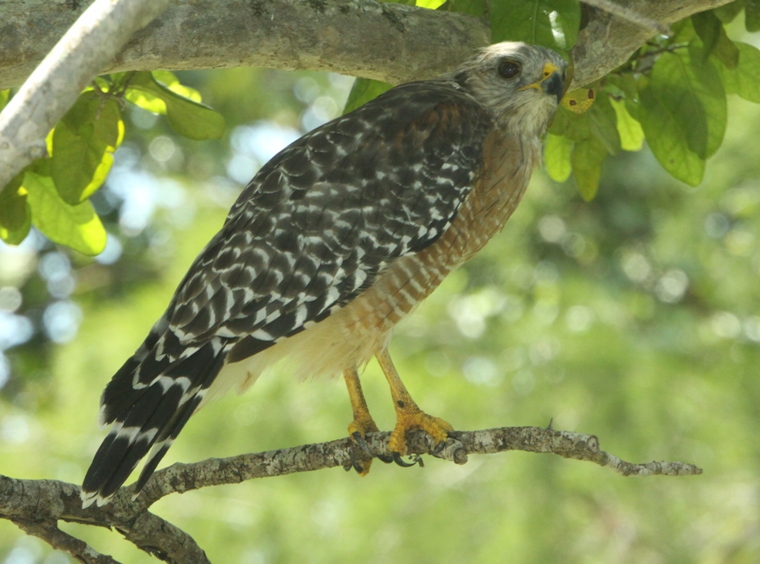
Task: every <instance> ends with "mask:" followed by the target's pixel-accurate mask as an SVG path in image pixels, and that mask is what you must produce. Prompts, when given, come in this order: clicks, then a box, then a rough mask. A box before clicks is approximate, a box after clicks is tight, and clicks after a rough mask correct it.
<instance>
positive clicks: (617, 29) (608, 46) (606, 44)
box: [573, 0, 733, 86]
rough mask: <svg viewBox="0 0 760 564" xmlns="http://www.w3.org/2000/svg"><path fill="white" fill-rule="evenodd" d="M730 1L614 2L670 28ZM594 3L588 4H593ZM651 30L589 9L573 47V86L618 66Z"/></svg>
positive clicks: (593, 79)
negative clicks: (586, 18)
mask: <svg viewBox="0 0 760 564" xmlns="http://www.w3.org/2000/svg"><path fill="white" fill-rule="evenodd" d="M732 1H733V0H616V2H617V3H618V4H621V5H622V6H625V7H626V8H628V9H629V10H630V11H632V12H636V13H638V14H643V15H645V16H646V17H647V18H649V19H651V20H653V21H655V22H659V23H660V24H664V25H670V24H672V23H675V22H677V21H680V20H682V19H684V18H687V17H689V16H690V15H692V14H696V13H697V12H704V11H705V10H710V9H712V8H717V7H718V6H722V5H724V4H728V3H729V2H732ZM594 3H595V2H591V1H590V2H589V4H594ZM655 33H656V32H655V31H654V30H652V29H651V28H646V27H643V26H640V25H636V24H634V23H631V22H630V21H627V20H625V19H621V18H619V17H615V16H613V15H611V14H610V13H608V12H605V11H603V10H601V9H599V8H591V12H590V19H589V23H588V25H587V26H586V27H585V28H584V29H583V30H582V31H581V33H580V35H579V37H578V44H577V45H576V46H575V48H573V59H574V60H575V78H574V83H575V86H583V85H584V84H589V83H591V82H594V81H595V80H598V79H600V78H601V77H603V76H604V75H605V74H607V73H608V72H610V71H611V70H613V69H615V68H617V67H619V66H620V65H622V64H623V63H624V62H626V61H627V60H628V58H629V57H630V56H631V55H632V54H633V53H634V52H635V51H636V49H638V48H639V47H641V46H642V45H643V44H644V43H645V42H646V41H647V40H648V39H651V38H652V37H653V36H654V35H655Z"/></svg>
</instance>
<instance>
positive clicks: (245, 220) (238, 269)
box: [82, 81, 492, 506]
mask: <svg viewBox="0 0 760 564" xmlns="http://www.w3.org/2000/svg"><path fill="white" fill-rule="evenodd" d="M491 127H492V124H491V121H490V117H489V115H488V113H487V111H486V110H485V109H484V108H483V107H482V106H480V105H479V104H478V103H477V102H476V101H475V100H474V99H473V98H472V97H471V96H470V95H468V94H467V93H465V92H464V91H462V90H461V89H460V88H459V86H458V85H456V84H455V83H453V82H449V81H429V82H419V83H410V84H406V85H403V86H400V87H397V88H394V89H392V90H390V91H389V92H387V93H386V94H385V95H383V96H381V97H379V98H377V99H376V100H374V101H373V102H370V103H369V104H367V105H365V106H363V107H362V108H359V109H358V110H356V111H355V112H352V113H351V114H348V115H346V116H343V117H341V118H338V119H336V120H334V121H332V122H329V123H327V124H325V125H323V126H322V127H320V128H318V129H316V130H314V131H312V132H311V133H309V134H307V135H305V136H304V137H302V138H301V139H299V140H298V141H296V142H294V143H293V144H292V145H290V146H289V147H288V148H286V149H285V150H283V151H282V152H281V153H279V154H278V155H277V156H275V157H274V158H273V159H272V160H271V161H270V162H269V163H267V164H266V165H265V166H264V167H263V168H262V169H261V170H260V171H259V173H258V174H257V175H256V176H255V177H254V179H253V180H252V181H251V183H250V184H249V185H248V187H247V188H246V189H245V190H244V191H243V193H242V194H241V195H240V198H239V199H238V200H237V202H236V204H235V205H234V206H233V208H232V210H231V211H230V214H229V216H228V218H227V221H226V223H225V225H224V227H223V228H222V230H221V231H220V232H219V233H218V234H217V235H216V236H215V237H214V239H212V241H211V242H210V243H209V244H208V245H207V246H206V248H205V249H204V250H203V251H202V252H201V254H200V255H199V256H198V258H197V259H196V260H195V262H194V263H193V265H192V266H191V268H190V270H189V272H188V273H187V275H186V276H185V278H184V279H183V281H182V282H181V284H180V286H179V288H178V290H177V292H176V294H175V296H174V298H173V300H172V303H171V304H170V306H169V308H168V309H167V311H166V313H165V314H164V316H163V317H162V318H161V319H160V320H159V321H158V322H157V323H156V324H155V326H154V327H153V329H152V330H151V333H150V334H149V336H148V337H147V339H146V340H145V342H144V343H143V345H142V346H141V347H140V348H139V349H138V351H137V352H136V353H135V355H134V356H133V357H132V358H130V359H129V360H128V361H127V362H126V363H125V364H124V366H122V368H121V369H120V370H119V371H118V372H117V373H116V374H115V375H114V377H113V379H112V380H111V382H110V383H109V385H108V387H107V388H106V390H105V392H104V394H103V398H102V410H101V421H102V423H103V424H112V428H111V430H110V432H109V434H108V436H107V437H106V439H105V440H104V442H103V444H102V445H101V447H100V449H99V450H98V452H97V454H96V455H95V458H94V460H93V463H92V465H91V467H90V469H89V471H88V473H87V475H86V477H85V480H84V484H83V487H82V490H83V492H82V499H83V502H84V505H85V506H87V505H90V504H92V503H95V502H97V503H98V504H99V505H102V504H103V503H105V502H107V500H108V499H109V498H110V497H111V496H112V495H113V494H114V492H116V490H118V488H119V487H120V486H121V485H122V484H123V483H124V481H125V480H126V479H127V477H128V476H129V474H130V473H131V472H132V470H133V469H134V468H135V467H136V466H137V464H138V462H139V460H140V459H141V458H143V457H144V456H145V455H146V454H147V453H148V452H149V451H150V450H151V449H152V452H151V455H150V459H149V460H148V462H147V463H146V465H145V467H144V469H143V472H142V474H141V476H140V478H139V480H138V484H137V491H139V489H140V488H141V487H142V486H143V485H144V484H145V482H146V481H147V479H148V478H149V477H150V475H151V473H152V472H153V470H155V468H156V466H157V464H158V463H159V461H160V460H161V458H162V457H163V455H164V454H165V453H166V451H167V450H168V448H169V446H171V442H172V441H173V440H174V438H175V437H176V436H177V434H178V433H179V432H180V430H181V429H182V427H183V426H184V425H185V423H186V422H187V420H188V419H189V417H190V416H191V415H192V414H193V413H194V412H195V411H196V410H197V409H198V408H199V406H201V405H202V402H203V400H204V397H205V395H206V392H207V390H208V389H209V387H210V386H211V384H212V383H213V382H214V380H215V378H216V376H217V375H218V374H219V372H220V370H221V369H222V368H223V366H224V365H225V363H232V362H238V361H240V360H242V359H245V358H247V357H250V356H252V355H255V354H257V353H259V352H261V351H264V350H265V349H267V348H268V347H270V346H271V345H273V344H274V343H276V342H279V341H281V340H283V339H286V338H288V337H290V336H292V335H295V334H296V333H299V332H300V331H303V330H304V329H306V328H308V327H309V326H311V325H313V324H315V323H317V322H319V321H320V320H323V319H325V318H326V317H328V316H329V315H330V314H331V313H333V312H334V311H336V310H337V309H339V308H341V307H343V306H345V305H346V304H348V303H350V302H351V301H352V300H353V299H354V298H356V297H357V296H358V295H359V294H361V292H362V291H363V290H364V289H366V288H367V287H369V286H370V285H371V284H372V283H373V281H374V280H375V279H376V277H377V276H378V273H380V272H382V271H383V269H385V268H387V267H388V265H389V264H391V262H392V261H393V260H394V259H397V258H399V257H402V256H404V255H408V254H412V253H416V252H419V251H420V250H422V249H424V248H425V247H427V246H428V245H430V244H431V243H433V242H434V241H436V240H437V239H438V238H439V237H440V236H441V235H442V234H443V233H444V232H445V231H446V229H447V228H448V227H449V226H450V224H451V222H452V221H453V219H454V217H455V216H456V214H457V211H458V209H459V208H460V206H461V205H462V203H463V202H464V200H465V198H466V196H467V194H468V192H469V190H470V189H471V187H472V185H473V182H474V181H475V179H476V177H477V175H478V172H479V170H480V167H481V165H482V162H481V161H482V155H481V151H482V146H483V141H484V138H485V136H486V135H487V133H488V131H489V130H490V128H491ZM340 368H341V367H336V369H340Z"/></svg>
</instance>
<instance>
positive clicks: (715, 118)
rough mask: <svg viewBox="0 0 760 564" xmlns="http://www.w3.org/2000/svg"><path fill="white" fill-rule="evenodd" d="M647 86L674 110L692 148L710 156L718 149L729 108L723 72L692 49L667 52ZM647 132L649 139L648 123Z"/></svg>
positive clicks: (658, 61) (660, 101)
mask: <svg viewBox="0 0 760 564" xmlns="http://www.w3.org/2000/svg"><path fill="white" fill-rule="evenodd" d="M646 88H648V89H650V91H651V93H652V94H653V96H654V97H655V98H657V99H658V100H659V103H660V104H662V105H664V107H665V108H667V110H668V111H669V113H670V114H672V116H673V119H675V121H676V123H678V125H679V130H680V131H682V132H683V134H684V137H683V138H684V139H685V140H686V142H687V146H688V149H689V150H690V151H692V152H693V153H696V155H697V156H699V157H700V158H701V159H706V158H709V157H710V156H712V155H713V154H714V153H715V151H717V150H718V148H719V147H720V145H721V143H722V142H723V136H724V134H725V131H726V121H727V111H728V110H727V107H726V93H725V90H724V89H723V84H722V82H721V79H720V75H719V74H718V71H717V70H716V69H715V67H714V66H713V65H712V63H711V62H710V61H706V62H701V61H700V56H699V54H698V53H694V51H692V50H689V51H684V50H682V51H679V52H678V53H664V54H663V55H662V56H661V57H660V58H659V59H658V60H657V62H656V63H655V64H654V67H653V68H652V74H651V77H650V81H649V84H648V86H647V87H646ZM647 99H648V100H649V101H651V100H652V99H653V97H652V96H649V97H648V98H647ZM642 102H643V100H642ZM642 124H643V122H642ZM644 132H645V133H646V136H647V139H649V133H648V132H647V128H646V127H644Z"/></svg>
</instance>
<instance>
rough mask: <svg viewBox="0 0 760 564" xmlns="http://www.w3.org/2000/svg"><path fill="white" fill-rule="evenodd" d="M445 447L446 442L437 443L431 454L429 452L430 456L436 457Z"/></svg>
mask: <svg viewBox="0 0 760 564" xmlns="http://www.w3.org/2000/svg"><path fill="white" fill-rule="evenodd" d="M445 446H446V441H442V442H440V443H438V445H437V446H436V447H435V449H433V452H431V453H430V454H432V455H433V456H438V455H439V454H441V453H442V452H443V449H444V447H445Z"/></svg>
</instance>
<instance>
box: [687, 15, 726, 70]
mask: <svg viewBox="0 0 760 564" xmlns="http://www.w3.org/2000/svg"><path fill="white" fill-rule="evenodd" d="M691 23H692V25H694V31H696V32H697V36H698V37H699V38H700V39H701V40H702V44H703V49H704V54H703V57H704V59H705V60H706V59H707V57H709V56H710V54H711V53H712V52H713V50H714V49H715V47H716V45H718V41H719V40H720V34H721V32H722V31H723V23H722V22H721V21H720V20H719V19H718V18H717V16H716V15H715V14H714V13H713V12H711V11H707V12H699V13H697V14H694V15H693V16H691ZM723 33H725V32H723Z"/></svg>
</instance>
